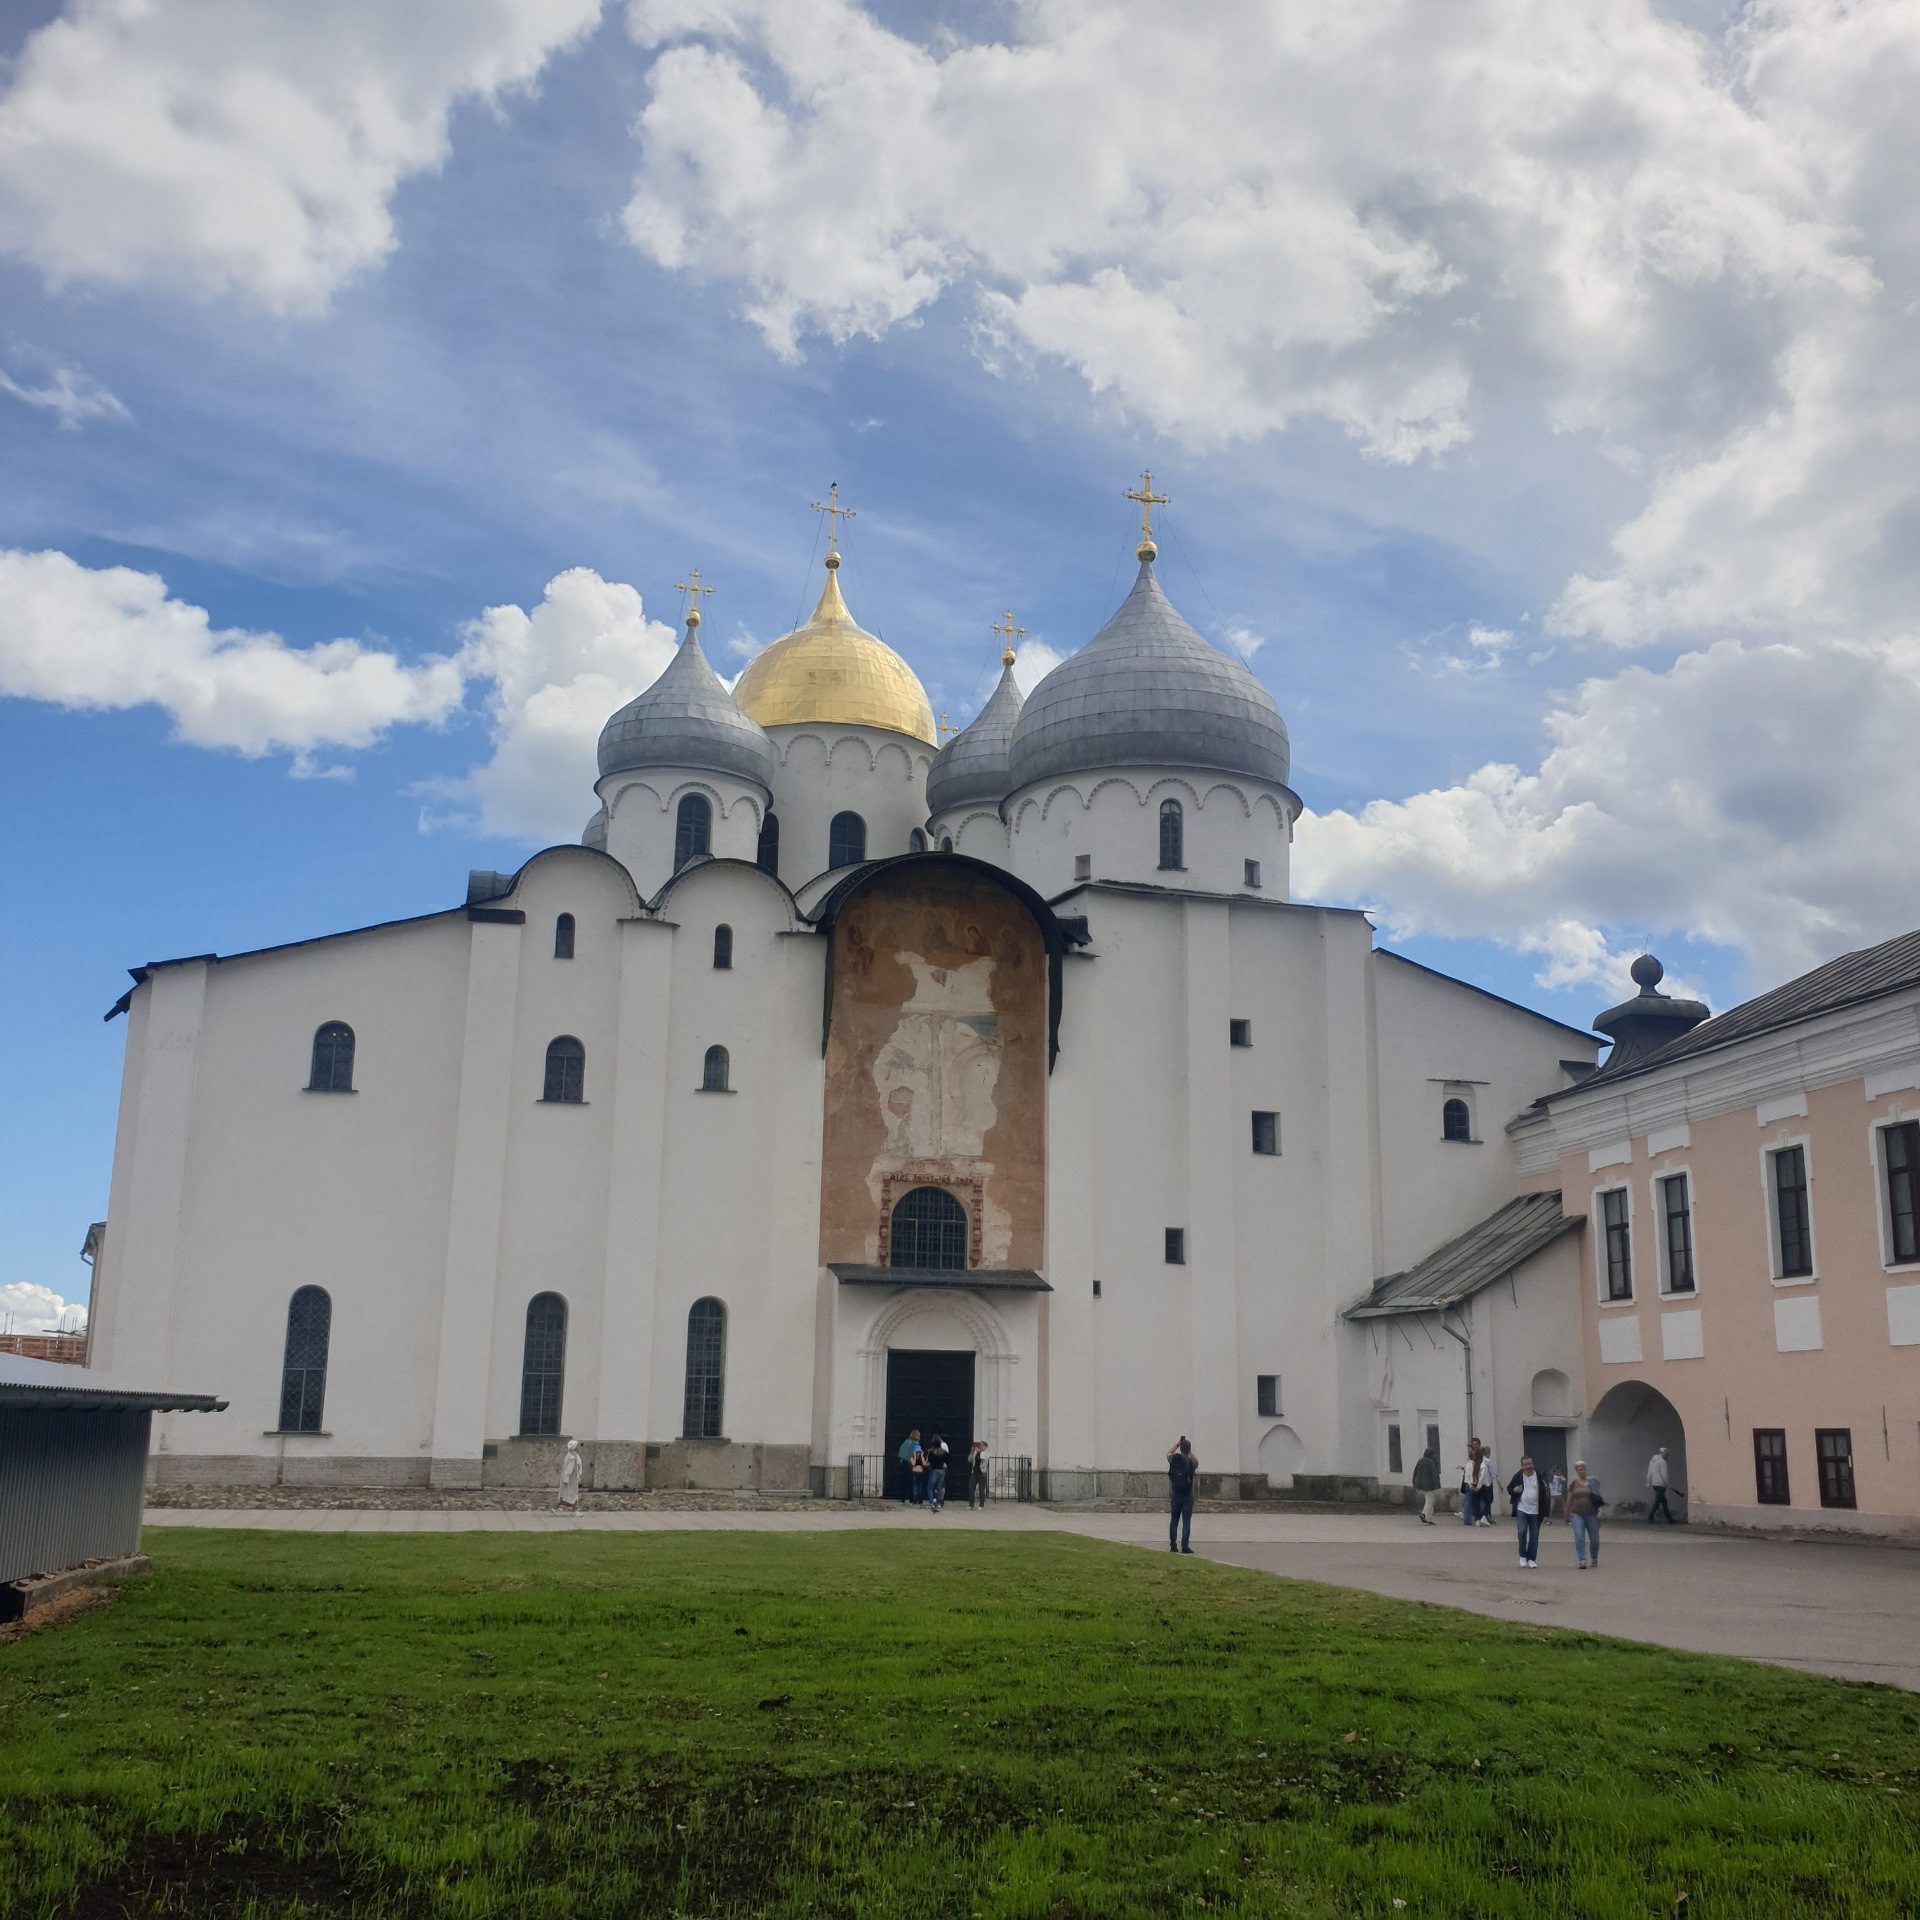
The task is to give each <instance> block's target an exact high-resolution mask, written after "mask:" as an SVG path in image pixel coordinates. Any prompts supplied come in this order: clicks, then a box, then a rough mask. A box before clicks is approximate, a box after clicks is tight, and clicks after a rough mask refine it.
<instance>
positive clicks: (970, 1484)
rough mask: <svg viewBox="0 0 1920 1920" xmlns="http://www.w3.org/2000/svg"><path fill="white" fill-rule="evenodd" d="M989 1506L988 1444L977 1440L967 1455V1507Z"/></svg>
mask: <svg viewBox="0 0 1920 1920" xmlns="http://www.w3.org/2000/svg"><path fill="white" fill-rule="evenodd" d="M986 1504H987V1443H986V1442H985V1441H984V1440H976V1441H975V1442H974V1443H973V1450H972V1452H970V1453H969V1454H968V1455H967V1505H968V1506H970V1507H984V1506H985V1505H986Z"/></svg>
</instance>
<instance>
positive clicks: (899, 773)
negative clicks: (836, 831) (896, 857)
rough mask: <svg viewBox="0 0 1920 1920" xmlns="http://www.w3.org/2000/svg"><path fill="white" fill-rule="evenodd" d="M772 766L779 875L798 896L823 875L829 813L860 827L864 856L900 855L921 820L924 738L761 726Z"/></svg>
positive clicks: (929, 758)
mask: <svg viewBox="0 0 1920 1920" xmlns="http://www.w3.org/2000/svg"><path fill="white" fill-rule="evenodd" d="M767 732H768V735H769V737H770V738H771V739H772V741H773V744H774V751H775V752H776V753H777V754H778V755H779V765H778V767H777V768H776V769H775V772H774V779H773V808H774V812H775V813H776V814H778V815H779V818H780V878H781V879H782V880H784V881H785V882H786V883H787V885H788V886H789V887H791V888H792V889H793V890H794V891H795V892H798V891H799V890H800V889H801V888H802V887H803V886H804V885H805V884H806V883H807V881H809V880H811V879H812V878H814V876H815V875H817V874H821V873H824V872H825V871H826V870H827V841H828V827H829V826H830V824H831V822H832V820H833V816H834V815H835V814H836V813H842V812H847V813H857V814H859V815H860V817H861V818H862V819H863V820H865V821H866V823H867V858H868V859H869V860H883V859H885V858H887V857H888V856H889V855H891V854H896V853H905V852H907V850H908V836H909V835H910V834H911V833H912V831H913V829H914V828H915V827H923V826H924V825H925V824H926V818H927V770H928V768H929V767H931V766H932V765H933V749H932V748H931V747H930V746H928V745H927V743H926V742H925V741H924V740H915V739H914V738H912V737H911V736H910V735H908V734H903V733H892V732H889V731H888V730H887V729H885V728H883V727H821V726H815V725H813V724H811V723H809V724H805V725H795V726H789V727H769V728H768V729H767Z"/></svg>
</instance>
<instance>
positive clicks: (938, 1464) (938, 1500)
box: [927, 1433, 949, 1513]
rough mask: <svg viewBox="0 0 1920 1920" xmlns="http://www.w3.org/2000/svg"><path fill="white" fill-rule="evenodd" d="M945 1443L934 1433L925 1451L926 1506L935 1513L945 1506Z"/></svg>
mask: <svg viewBox="0 0 1920 1920" xmlns="http://www.w3.org/2000/svg"><path fill="white" fill-rule="evenodd" d="M948 1457H949V1449H948V1446H947V1443H946V1442H945V1441H944V1440H942V1439H941V1438H940V1436H939V1435H938V1434H937V1433H936V1434H935V1435H934V1436H933V1445H932V1446H930V1447H929V1448H928V1449H927V1505H928V1506H930V1507H931V1508H932V1509H933V1510H934V1512H935V1513H938V1512H939V1511H940V1509H941V1508H942V1507H944V1506H945V1505H946V1504H947V1460H948Z"/></svg>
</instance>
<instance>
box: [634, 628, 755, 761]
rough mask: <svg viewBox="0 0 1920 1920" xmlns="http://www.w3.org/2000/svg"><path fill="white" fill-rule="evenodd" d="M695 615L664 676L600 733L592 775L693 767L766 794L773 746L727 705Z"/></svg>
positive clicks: (730, 701) (727, 697) (731, 704)
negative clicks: (703, 648) (728, 776)
mask: <svg viewBox="0 0 1920 1920" xmlns="http://www.w3.org/2000/svg"><path fill="white" fill-rule="evenodd" d="M699 625H700V610H699V609H698V608H697V607H694V608H690V609H689V610H688V613H687V637H686V638H685V639H684V640H683V641H681V643H680V650H679V652H677V653H676V654H675V655H674V656H673V658H672V659H671V660H670V661H669V662H668V663H667V670H666V672H665V673H663V674H662V675H661V676H660V678H659V679H658V680H656V681H655V682H654V683H653V685H652V686H650V687H649V688H648V689H647V690H646V692H645V693H643V694H642V695H641V696H640V697H639V699H637V700H629V701H628V702H627V704H626V705H625V706H624V707H622V708H621V709H620V711H619V712H618V713H616V714H615V715H614V716H613V718H612V719H611V720H609V721H608V722H607V724H606V725H605V726H604V727H602V728H601V729H600V772H601V774H602V775H603V776H604V775H606V774H609V773H630V772H633V771H635V770H636V769H638V768H641V767H695V768H699V769H700V770H701V771H703V772H707V773H730V774H732V775H733V776H734V777H735V778H736V779H739V780H751V781H753V782H754V783H755V784H756V785H758V786H762V787H766V788H768V789H771V788H772V785H773V742H772V741H771V740H769V739H768V738H767V736H766V735H765V734H764V733H762V732H761V731H760V729H759V728H758V727H757V726H755V725H754V723H753V722H752V721H751V720H749V719H748V718H747V716H746V715H745V714H744V713H742V712H741V711H740V709H739V708H738V707H737V706H735V705H734V702H733V696H732V695H731V694H730V693H728V692H727V689H726V687H725V686H724V685H723V684H722V682H721V679H720V676H719V675H718V674H717V673H715V672H714V670H713V668H712V667H711V666H709V665H708V664H707V656H706V655H705V654H704V653H702V652H701V651H700V640H699V636H698V628H699Z"/></svg>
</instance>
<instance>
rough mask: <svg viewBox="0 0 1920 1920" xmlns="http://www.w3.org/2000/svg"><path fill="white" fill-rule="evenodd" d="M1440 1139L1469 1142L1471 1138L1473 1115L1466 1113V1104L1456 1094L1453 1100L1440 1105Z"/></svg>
mask: <svg viewBox="0 0 1920 1920" xmlns="http://www.w3.org/2000/svg"><path fill="white" fill-rule="evenodd" d="M1440 1138H1441V1139H1442V1140H1469V1141H1470V1140H1471V1139H1472V1138H1473V1115H1472V1114H1471V1113H1470V1112H1468V1110H1467V1103H1466V1102H1465V1101H1464V1100H1462V1099H1461V1098H1460V1097H1459V1096H1458V1095H1457V1094H1456V1095H1455V1096H1454V1098H1453V1099H1451V1100H1447V1101H1443V1102H1442V1103H1441V1107H1440Z"/></svg>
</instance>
